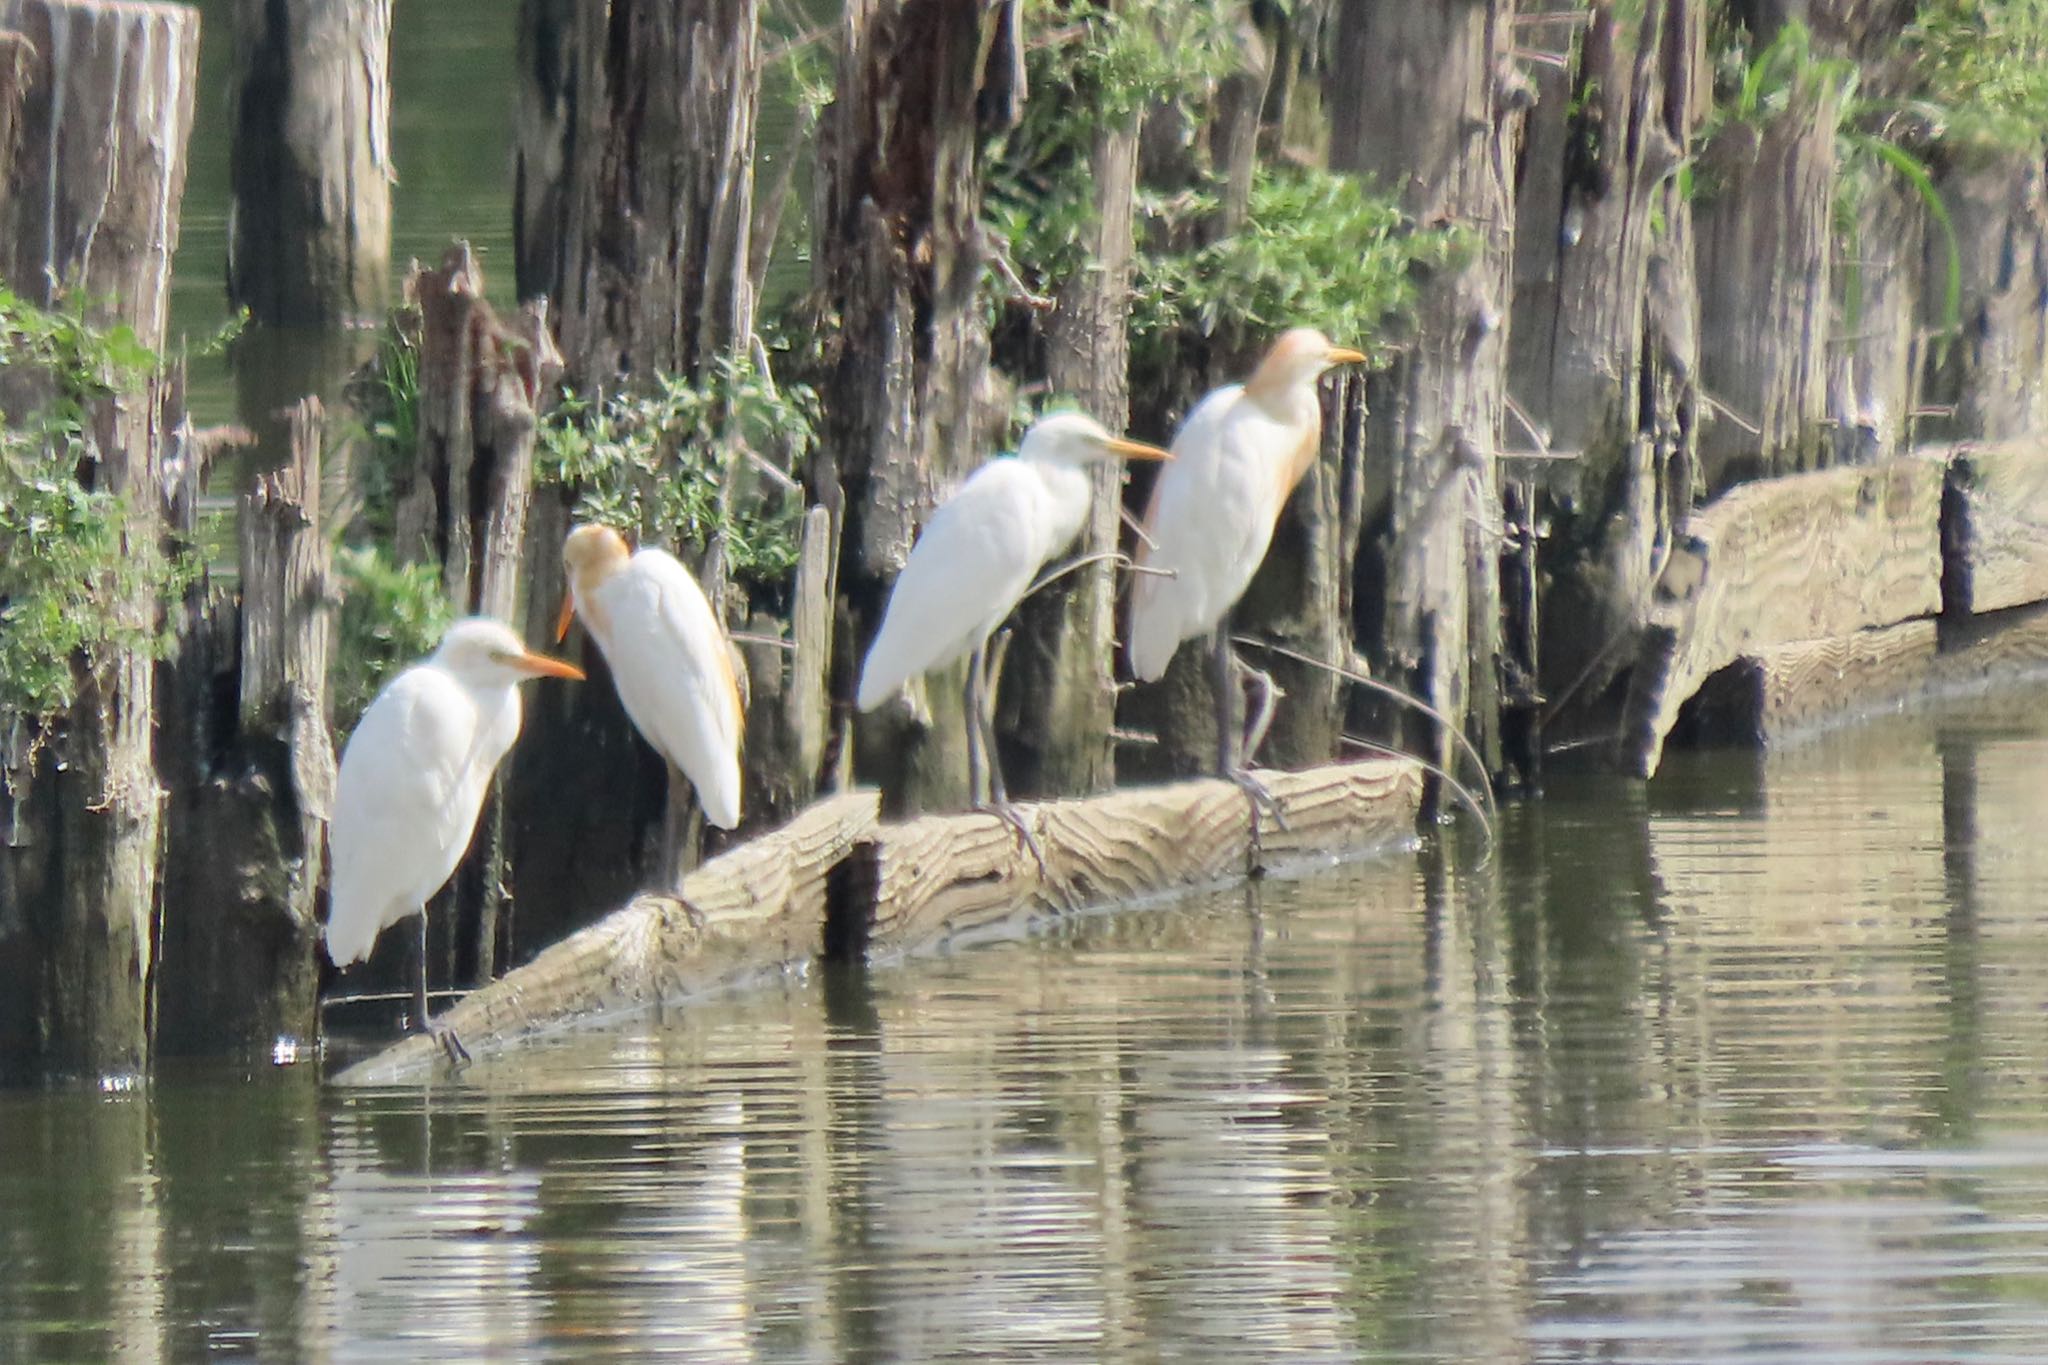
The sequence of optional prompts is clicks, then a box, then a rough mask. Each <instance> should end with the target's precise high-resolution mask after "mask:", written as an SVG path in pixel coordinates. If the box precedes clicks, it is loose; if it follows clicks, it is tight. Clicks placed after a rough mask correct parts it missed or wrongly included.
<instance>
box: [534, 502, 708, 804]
mask: <svg viewBox="0 0 2048 1365" xmlns="http://www.w3.org/2000/svg"><path fill="white" fill-rule="evenodd" d="M562 567H563V570H564V572H566V573H567V574H568V576H569V592H568V596H567V597H566V598H565V599H564V600H563V602H562V615H561V619H560V620H559V621H558V622H557V623H556V627H555V638H556V639H557V640H560V639H561V637H562V636H564V635H566V634H568V631H569V622H570V619H571V618H572V617H573V616H578V615H580V616H581V617H582V618H583V624H584V625H585V626H587V627H588V628H589V630H590V635H591V638H592V639H594V640H596V641H597V647H598V648H599V649H601V650H603V651H604V657H605V662H606V663H607V664H609V665H610V666H611V671H612V684H613V686H615V687H617V688H618V690H619V700H620V701H621V702H623V703H625V707H626V715H627V716H629V717H630V718H631V719H632V721H633V725H634V727H635V728H636V729H638V730H639V731H640V734H641V735H642V737H644V738H645V739H646V740H647V742H648V743H649V744H651V745H653V746H654V749H655V752H656V753H659V754H660V755H661V756H662V757H663V758H665V759H667V760H668V762H669V763H670V765H671V766H673V767H674V768H676V769H677V770H679V771H680V772H681V773H682V774H683V776H685V777H687V778H689V779H690V785H691V786H692V787H694V788H696V791H697V804H698V805H700V806H702V807H703V808H704V818H705V819H706V820H708V821H710V822H711V823H712V824H714V825H716V826H718V827H719V828H720V829H731V828H733V827H734V826H736V825H738V824H739V822H740V730H741V726H742V725H743V724H744V716H743V714H742V708H741V706H740V690H739V681H738V679H737V677H736V676H735V675H734V672H733V666H732V644H731V642H730V641H729V640H728V639H727V638H726V634H725V631H724V630H723V629H721V628H720V627H719V624H718V618H717V616H716V615H714V614H713V612H712V610H711V603H710V601H709V600H708V599H706V597H705V596H704V590H703V589H702V588H700V587H698V586H697V580H696V578H694V577H693V576H692V575H691V573H690V571H689V570H688V569H686V568H684V567H683V564H682V561H680V560H678V559H677V558H676V557H675V556H674V555H672V554H669V553H668V552H667V551H665V550H657V549H655V548H653V547H651V546H650V547H648V548H646V549H643V550H640V551H639V552H637V553H635V552H633V551H631V550H629V549H628V548H627V546H626V540H625V537H623V536H621V535H620V534H619V533H618V532H617V531H614V530H613V529H612V528H611V527H609V526H578V527H576V528H575V529H574V530H572V531H570V532H569V538H568V540H567V541H565V542H563V545H562Z"/></svg>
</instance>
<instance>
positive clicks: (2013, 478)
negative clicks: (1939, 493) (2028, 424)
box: [1941, 438, 2048, 616]
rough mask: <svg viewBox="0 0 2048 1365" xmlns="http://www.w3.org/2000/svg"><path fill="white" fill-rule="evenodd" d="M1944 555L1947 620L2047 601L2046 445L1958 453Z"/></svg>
mask: <svg viewBox="0 0 2048 1365" xmlns="http://www.w3.org/2000/svg"><path fill="white" fill-rule="evenodd" d="M1941 552H1942V585H1941V589H1942V611H1943V613H1944V614H1945V615H1948V616H1957V615H1974V614H1976V613H1979V612H1987V611H1998V610H2000V609H2002V608H2005V607H2018V606H2024V605H2026V604H2028V603H2030V602H2041V601H2048V440H2042V439H2040V438H2035V439H2032V440H2024V441H2010V442H2005V443H2003V444H1999V445H1966V446H1963V447H1961V448H1960V449H1958V450H1956V451H1955V452H1954V454H1953V456H1952V457H1951V458H1950V459H1949V462H1948V493H1947V498H1946V501H1945V502H1944V504H1943V507H1942V525H1941Z"/></svg>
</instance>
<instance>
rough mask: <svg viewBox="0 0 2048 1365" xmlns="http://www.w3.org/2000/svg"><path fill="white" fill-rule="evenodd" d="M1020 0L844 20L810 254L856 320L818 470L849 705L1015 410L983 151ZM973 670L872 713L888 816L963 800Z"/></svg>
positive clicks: (891, 2)
mask: <svg viewBox="0 0 2048 1365" xmlns="http://www.w3.org/2000/svg"><path fill="white" fill-rule="evenodd" d="M1007 2H1008V0H1004V2H1003V3H998V0H855V3H852V4H850V5H848V6H847V9H846V13H845V17H844V19H843V21H842V24H841V30H840V52H839V75H838V83H837V87H836V97H835V98H834V100H833V102H832V104H831V105H830V106H828V107H827V108H826V110H825V111H824V114H823V116H822V118H821V121H820V125H819V169H818V181H819V188H818V192H817V213H816V223H815V230H816V234H817V247H816V249H815V251H814V254H813V259H814V260H815V262H816V266H815V270H816V273H817V283H818V286H819V291H820V293H821V295H822V297H823V298H824V299H825V301H826V306H827V308H828V309H829V310H830V311H831V312H832V313H834V314H836V315H837V316H838V317H839V318H840V319H842V331H841V333H840V335H839V336H838V337H837V339H836V343H835V346H836V349H835V351H834V353H833V354H832V356H831V357H830V359H829V362H828V363H829V364H830V365H831V372H830V373H829V375H828V376H827V377H826V380H825V382H824V384H823V385H822V386H821V389H820V397H821V398H822V400H823V405H824V409H825V413H826V418H825V429H824V431H823V432H822V433H821V439H820V441H819V443H818V447H817V449H816V450H815V451H814V452H813V455H812V459H811V461H810V464H809V470H808V474H807V478H808V481H809V486H810V492H811V498H812V500H813V501H814V502H817V503H819V504H821V505H823V506H825V507H826V508H828V509H830V510H832V511H833V512H834V513H835V516H836V519H837V523H838V525H839V527H840V529H841V549H840V561H839V575H838V582H839V590H840V593H841V594H842V595H843V597H844V599H845V614H844V617H843V618H841V619H838V620H836V621H835V631H834V634H835V638H836V645H835V654H836V656H837V664H836V666H835V668H834V670H833V673H834V677H835V679H836V680H838V687H837V688H836V689H835V690H837V691H838V692H839V694H840V695H842V696H845V695H848V694H850V693H851V692H852V690H853V680H854V678H855V677H856V675H857V674H858V671H859V666H860V660H861V657H862V652H863V650H864V648H865V646H866V644H867V642H868V641H870V640H872V639H873V638H874V635H875V632H876V631H877V630H878V629H879V628H880V626H881V620H882V612H883V609H884V606H885V604H886V603H887V600H888V595H889V587H890V584H891V582H892V581H893V580H894V578H895V576H896V575H897V574H898V573H899V572H901V570H902V568H903V565H904V564H905V563H906V562H908V560H909V557H910V547H911V543H912V542H913V541H914V540H915V539H916V535H917V528H918V526H919V525H920V524H921V523H922V521H923V520H924V518H925V517H926V516H928V515H929V514H930V511H931V509H932V507H933V506H934V505H935V504H936V503H937V502H938V501H939V498H940V497H941V495H942V493H943V491H944V490H945V489H947V488H948V487H949V486H950V485H951V484H953V483H954V482H955V481H957V480H958V479H960V478H961V477H963V476H964V475H965V474H966V473H967V471H968V469H969V468H971V467H972V466H973V465H974V464H977V463H979V462H980V461H981V460H982V459H983V458H985V457H986V456H987V455H988V454H989V453H990V451H991V448H992V438H993V436H994V434H995V428H996V422H997V420H998V417H999V414H1000V412H1001V409H1002V407H1003V405H1002V404H1001V403H999V402H998V401H997V400H996V399H995V397H994V395H993V393H992V392H991V388H990V376H989V337H988V328H987V323H986V319H985V317H984V315H983V310H982V307H981V301H980V299H979V297H978V286H979V283H980V279H981V273H982V270H981V249H980V246H979V234H980V231H981V228H980V213H981V182H980V170H979V166H980V160H979V159H980V144H981V140H982V120H983V117H984V116H987V117H988V118H990V119H992V120H994V121H996V122H999V123H1006V122H1008V121H1009V119H1010V117H1011V115H1012V113H1013V111H1014V101H1015V98H1016V96H1017V94H1018V92H1017V91H1016V90H1015V89H1014V87H1013V85H1011V84H1010V82H1011V80H1012V77H1013V75H1014V69H1013V66H1012V57H1013V54H1009V53H1007V52H1005V51H1003V50H1002V46H1003V41H1004V36H1005V35H1006V34H1008V33H1009V32H1010V31H1011V29H1010V26H1009V25H1008V24H1006V23H1005V22H1004V17H1005V9H1006V4H1007ZM965 676H966V674H965V665H964V664H962V665H957V666H955V667H954V668H952V669H948V670H943V671H941V672H938V673H935V674H933V675H932V676H931V677H930V678H928V679H927V680H926V681H925V683H924V684H922V685H920V684H916V683H913V684H912V687H911V689H910V690H911V692H912V693H913V694H914V693H917V692H919V691H922V693H923V695H924V697H925V699H926V701H927V702H928V706H927V707H926V708H925V709H924V710H923V711H922V712H921V713H920V712H919V711H918V710H917V709H916V708H914V707H911V706H906V705H905V704H904V703H903V702H901V701H897V700H892V701H891V702H890V703H888V704H887V705H885V706H883V707H881V708H879V709H878V710H876V711H875V712H874V713H873V714H871V715H868V716H864V717H861V718H860V720H859V722H858V723H857V725H856V727H855V733H856V738H857V744H856V762H857V768H858V770H859V771H860V773H861V774H862V775H863V777H864V778H866V779H868V780H871V781H875V782H877V783H878V784H879V785H880V787H881V789H882V801H883V805H884V808H885V809H887V810H888V811H889V812H890V813H891V814H903V813H911V812H915V811H919V810H925V809H941V808H946V807H953V806H961V805H965V804H966V802H967V797H968V792H967V747H966V729H965V725H964V721H963V715H962V712H963V710H964V705H963V702H962V698H961V695H960V693H961V684H962V682H963V681H964V679H965Z"/></svg>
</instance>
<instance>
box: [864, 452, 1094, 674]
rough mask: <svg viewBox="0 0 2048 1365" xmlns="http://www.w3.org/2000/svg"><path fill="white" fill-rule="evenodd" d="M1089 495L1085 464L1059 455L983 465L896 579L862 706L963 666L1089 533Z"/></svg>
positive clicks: (938, 515)
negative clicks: (1050, 564) (958, 663)
mask: <svg viewBox="0 0 2048 1365" xmlns="http://www.w3.org/2000/svg"><path fill="white" fill-rule="evenodd" d="M1098 430H1099V428H1098ZM1090 492H1091V488H1090V480H1089V476H1088V474H1087V472H1086V470H1085V469H1083V468H1081V467H1080V466H1079V465H1076V464H1071V463H1066V462H1063V461H1059V460H1051V459H1026V458H1021V457H1020V458H1016V459H997V460H991V461H990V462H989V463H987V464H985V465H983V466H982V467H981V468H979V469H977V470H975V471H974V473H973V474H972V475H971V476H970V477H969V478H968V480H967V482H966V483H964V484H962V485H961V486H960V489H959V491H958V492H956V493H954V494H953V496H952V497H950V498H948V499H947V500H946V501H945V502H944V503H942V504H941V505H940V507H939V509H938V511H936V512H934V513H933V514H932V518H931V520H930V521H929V522H927V523H926V524H925V528H924V532H923V534H922V535H920V536H919V537H918V539H917V544H916V545H915V546H914V547H912V549H911V552H910V561H909V562H908V563H907V564H905V565H904V566H903V572H902V573H901V574H899V575H898V576H897V579H896V585H895V587H894V588H893V589H892V590H891V591H890V594H889V605H888V608H887V610H886V611H885V612H884V613H883V616H882V628H881V630H880V631H879V632H877V633H876V635H875V642H874V644H873V645H872V646H870V647H869V649H868V655H867V660H866V662H865V663H864V664H863V665H862V666H861V676H860V693H859V697H858V699H857V700H858V703H859V706H860V709H861V710H863V711H871V710H873V709H874V708H875V707H877V706H879V705H881V704H882V703H883V702H884V701H886V700H887V699H888V698H889V697H890V695H891V694H893V693H894V692H895V691H896V690H897V689H898V688H900V687H902V686H903V685H904V684H905V683H906V682H908V681H910V680H911V679H912V678H915V677H919V676H921V675H922V674H925V673H928V672H930V671H931V670H933V669H935V668H943V667H945V666H946V665H948V664H950V663H952V662H954V661H955V660H957V659H959V658H960V657H962V656H963V655H965V654H967V653H968V652H969V651H971V650H972V649H974V647H975V646H977V645H979V644H980V643H981V641H982V640H983V639H985V638H986V637H987V636H988V635H989V634H990V633H991V632H993V631H994V630H995V628H996V627H997V626H999V625H1001V624H1002V623H1003V619H1004V618H1005V617H1007V616H1008V615H1009V614H1010V612H1011V610H1012V609H1014V608H1015V607H1016V605H1017V602H1018V599H1020V598H1022V597H1023V596H1024V592H1025V589H1027V588H1029V587H1030V586H1031V584H1032V581H1033V580H1034V579H1035V578H1037V576H1038V572H1039V570H1040V569H1042V568H1043V567H1044V566H1045V563H1046V561H1047V560H1049V559H1051V558H1052V557H1053V556H1054V555H1056V554H1058V553H1059V552H1060V551H1061V550H1063V549H1065V548H1066V547H1067V546H1068V545H1069V544H1071V543H1072V542H1073V539H1074V537H1075V536H1076V535H1078V534H1080V530H1081V524H1082V522H1084V521H1085V520H1087V516H1088V500H1089V496H1090Z"/></svg>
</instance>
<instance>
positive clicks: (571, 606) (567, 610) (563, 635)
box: [555, 592, 576, 644]
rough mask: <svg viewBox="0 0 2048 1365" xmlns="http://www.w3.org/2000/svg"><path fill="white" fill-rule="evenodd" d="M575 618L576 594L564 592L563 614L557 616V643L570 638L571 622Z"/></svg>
mask: <svg viewBox="0 0 2048 1365" xmlns="http://www.w3.org/2000/svg"><path fill="white" fill-rule="evenodd" d="M575 619H576V594H575V593H574V592H565V593H563V594H562V614H561V615H559V616H557V617H556V618H555V643H556V644H560V643H562V641H564V640H566V639H568V638H569V623H570V622H571V621H573V620H575Z"/></svg>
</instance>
